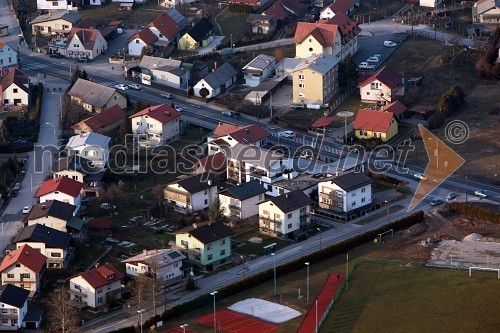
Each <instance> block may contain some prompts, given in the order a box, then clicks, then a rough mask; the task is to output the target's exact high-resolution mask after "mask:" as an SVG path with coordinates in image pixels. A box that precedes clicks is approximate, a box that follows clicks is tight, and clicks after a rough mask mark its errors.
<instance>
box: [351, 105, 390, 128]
mask: <svg viewBox="0 0 500 333" xmlns="http://www.w3.org/2000/svg"><path fill="white" fill-rule="evenodd" d="M393 118H394V115H393V114H392V113H391V112H385V111H375V110H359V111H358V114H357V115H356V119H355V120H354V125H353V126H352V128H353V129H354V130H363V131H373V132H381V133H387V132H388V131H389V127H390V126H391V121H392V119H393Z"/></svg>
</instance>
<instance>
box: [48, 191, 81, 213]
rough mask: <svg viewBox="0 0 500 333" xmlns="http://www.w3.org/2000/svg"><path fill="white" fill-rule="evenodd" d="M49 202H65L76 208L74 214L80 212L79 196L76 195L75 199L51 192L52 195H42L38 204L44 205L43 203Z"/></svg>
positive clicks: (64, 194)
mask: <svg viewBox="0 0 500 333" xmlns="http://www.w3.org/2000/svg"><path fill="white" fill-rule="evenodd" d="M49 200H59V201H62V202H66V203H69V204H72V205H75V206H76V209H75V213H76V212H78V211H79V210H80V205H81V197H80V195H78V196H77V197H76V198H73V197H72V196H70V195H67V194H66V193H62V192H58V193H56V192H52V193H48V194H46V195H42V196H41V197H40V203H44V202H46V201H49Z"/></svg>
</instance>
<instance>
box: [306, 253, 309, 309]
mask: <svg viewBox="0 0 500 333" xmlns="http://www.w3.org/2000/svg"><path fill="white" fill-rule="evenodd" d="M306 266H307V291H306V304H307V305H309V262H306Z"/></svg>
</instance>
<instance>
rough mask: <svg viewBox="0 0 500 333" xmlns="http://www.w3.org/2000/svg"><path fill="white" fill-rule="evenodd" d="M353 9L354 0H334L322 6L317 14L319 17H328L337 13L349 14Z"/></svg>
mask: <svg viewBox="0 0 500 333" xmlns="http://www.w3.org/2000/svg"><path fill="white" fill-rule="evenodd" d="M354 9H355V6H354V0H335V1H334V2H333V3H332V4H331V5H328V6H326V7H325V8H323V10H322V11H321V13H320V14H319V18H320V19H329V18H332V17H334V16H335V15H336V14H337V13H343V14H345V15H347V16H349V15H350V14H351V13H352V12H353V11H354Z"/></svg>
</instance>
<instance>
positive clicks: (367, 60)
mask: <svg viewBox="0 0 500 333" xmlns="http://www.w3.org/2000/svg"><path fill="white" fill-rule="evenodd" d="M366 62H380V59H379V58H377V57H374V56H371V57H370V58H368V59H366Z"/></svg>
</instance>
